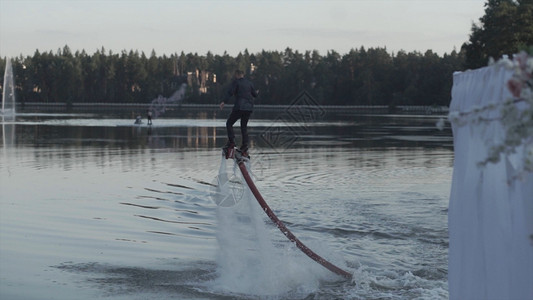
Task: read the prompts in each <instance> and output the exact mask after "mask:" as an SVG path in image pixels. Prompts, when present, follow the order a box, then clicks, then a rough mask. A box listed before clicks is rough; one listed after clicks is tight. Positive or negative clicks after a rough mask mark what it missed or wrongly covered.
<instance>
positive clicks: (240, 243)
mask: <svg viewBox="0 0 533 300" xmlns="http://www.w3.org/2000/svg"><path fill="white" fill-rule="evenodd" d="M224 160H225V159H223V162H222V164H225V162H224ZM219 172H224V170H222V168H221V170H220V171H219ZM237 174H238V173H237ZM241 176H242V175H241ZM241 180H242V182H244V178H241ZM217 220H218V229H217V242H218V248H219V249H218V252H217V257H216V262H217V278H216V279H215V280H214V281H213V282H212V287H211V288H212V289H214V290H216V291H217V292H223V293H227V294H233V295H245V296H249V295H254V296H267V297H274V298H277V297H284V296H287V295H293V296H294V295H295V294H304V295H305V294H309V293H312V292H314V291H316V290H318V289H319V283H320V281H321V280H325V279H338V278H336V276H335V275H333V274H331V273H330V272H329V271H327V270H326V269H325V268H323V267H322V266H320V265H318V264H316V263H315V262H313V261H312V260H310V259H309V258H307V257H306V256H305V255H304V254H302V253H301V252H300V250H299V249H297V248H296V246H295V245H294V244H293V243H290V242H288V241H287V240H286V239H285V237H284V236H283V235H282V234H281V233H280V232H279V230H278V229H277V228H276V227H275V226H274V225H273V224H271V223H270V220H268V219H267V218H266V216H265V214H264V212H263V211H262V210H261V207H260V206H259V204H258V203H257V202H256V201H255V199H254V197H253V194H252V193H251V191H250V189H249V188H248V187H247V186H245V188H244V194H243V198H242V200H241V201H239V202H238V203H237V204H236V205H235V206H232V207H221V206H219V207H218V209H217Z"/></svg>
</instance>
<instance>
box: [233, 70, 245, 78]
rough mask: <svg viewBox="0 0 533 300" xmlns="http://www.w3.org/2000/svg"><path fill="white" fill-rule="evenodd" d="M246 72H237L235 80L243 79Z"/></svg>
mask: <svg viewBox="0 0 533 300" xmlns="http://www.w3.org/2000/svg"><path fill="white" fill-rule="evenodd" d="M243 77H244V72H243V71H242V70H235V78H243Z"/></svg>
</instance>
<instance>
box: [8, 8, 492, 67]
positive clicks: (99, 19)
mask: <svg viewBox="0 0 533 300" xmlns="http://www.w3.org/2000/svg"><path fill="white" fill-rule="evenodd" d="M484 3H485V0H443V1H441V0H352V1H334V0H330V1H318V0H317V1H294V0H293V1H171V0H152V1H148V0H106V1H100V0H93V1H87V0H70V1H69V0H57V1H52V0H37V1H35V0H0V56H2V57H5V56H9V57H12V56H18V55H20V54H22V55H24V56H26V55H33V53H34V52H35V50H36V49H38V50H39V51H41V52H44V51H50V50H52V51H54V52H55V51H56V50H57V49H58V48H62V47H63V46H64V45H68V46H69V47H70V48H71V50H72V51H76V50H82V49H85V50H86V52H87V53H89V54H92V53H94V52H95V51H96V49H100V48H101V47H102V46H103V47H104V48H105V49H106V50H112V51H113V52H114V53H120V52H121V51H122V50H128V51H129V50H132V49H133V50H139V51H144V52H145V53H146V54H147V55H149V54H150V53H151V51H152V49H153V50H155V51H156V53H157V54H158V55H163V54H167V55H170V54H172V53H180V52H181V51H184V52H185V53H189V52H197V53H198V54H205V53H207V51H209V50H210V51H211V52H212V53H214V54H222V53H223V52H224V51H227V52H228V53H229V54H230V55H236V54H237V53H238V52H240V51H244V49H248V51H249V52H250V53H256V52H259V51H261V50H263V49H264V50H284V49H285V48H287V47H290V48H292V49H294V50H299V51H302V52H303V51H305V50H318V51H319V52H320V53H321V54H326V52H327V51H328V50H331V49H333V50H335V51H337V52H339V53H341V54H343V53H346V52H348V51H349V50H350V49H352V48H359V47H361V46H364V47H366V48H369V47H387V50H388V51H389V52H393V51H394V52H397V51H399V50H402V49H403V50H405V51H408V52H409V51H415V50H416V51H421V52H425V51H426V50H427V49H432V50H433V51H435V52H437V53H439V54H441V55H442V54H444V53H445V52H447V53H449V52H451V51H452V50H453V49H454V47H455V48H456V49H459V48H460V47H461V45H462V43H464V42H465V41H467V40H468V36H469V34H470V28H471V25H472V22H477V21H478V19H479V18H480V17H481V16H482V15H483V13H484Z"/></svg>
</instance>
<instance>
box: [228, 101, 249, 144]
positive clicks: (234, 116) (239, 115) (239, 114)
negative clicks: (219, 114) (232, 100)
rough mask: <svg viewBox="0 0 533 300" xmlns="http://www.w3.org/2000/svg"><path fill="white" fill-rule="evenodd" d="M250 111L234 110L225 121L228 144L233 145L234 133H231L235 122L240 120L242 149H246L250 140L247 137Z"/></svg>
mask: <svg viewBox="0 0 533 300" xmlns="http://www.w3.org/2000/svg"><path fill="white" fill-rule="evenodd" d="M251 114H252V112H251V111H247V110H234V111H232V112H231V114H230V115H229V117H228V120H227V121H226V129H227V130H228V138H229V141H230V142H233V143H235V132H233V124H235V122H237V120H239V119H241V134H242V147H243V148H248V145H249V143H250V138H249V137H248V120H249V119H250V115H251Z"/></svg>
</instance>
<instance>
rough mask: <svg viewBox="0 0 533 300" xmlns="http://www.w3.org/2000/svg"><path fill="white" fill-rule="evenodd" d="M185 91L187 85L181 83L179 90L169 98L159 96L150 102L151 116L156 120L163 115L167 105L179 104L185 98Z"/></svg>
mask: <svg viewBox="0 0 533 300" xmlns="http://www.w3.org/2000/svg"><path fill="white" fill-rule="evenodd" d="M186 91H187V84H185V83H182V84H181V86H180V88H179V89H178V90H177V91H175V92H174V94H172V96H170V97H169V98H165V97H163V96H161V95H159V97H157V98H155V99H154V100H152V103H151V104H150V111H151V112H152V115H153V117H154V118H157V117H158V116H160V115H162V114H164V113H165V111H166V109H167V104H177V103H181V101H183V98H185V92H186Z"/></svg>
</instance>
